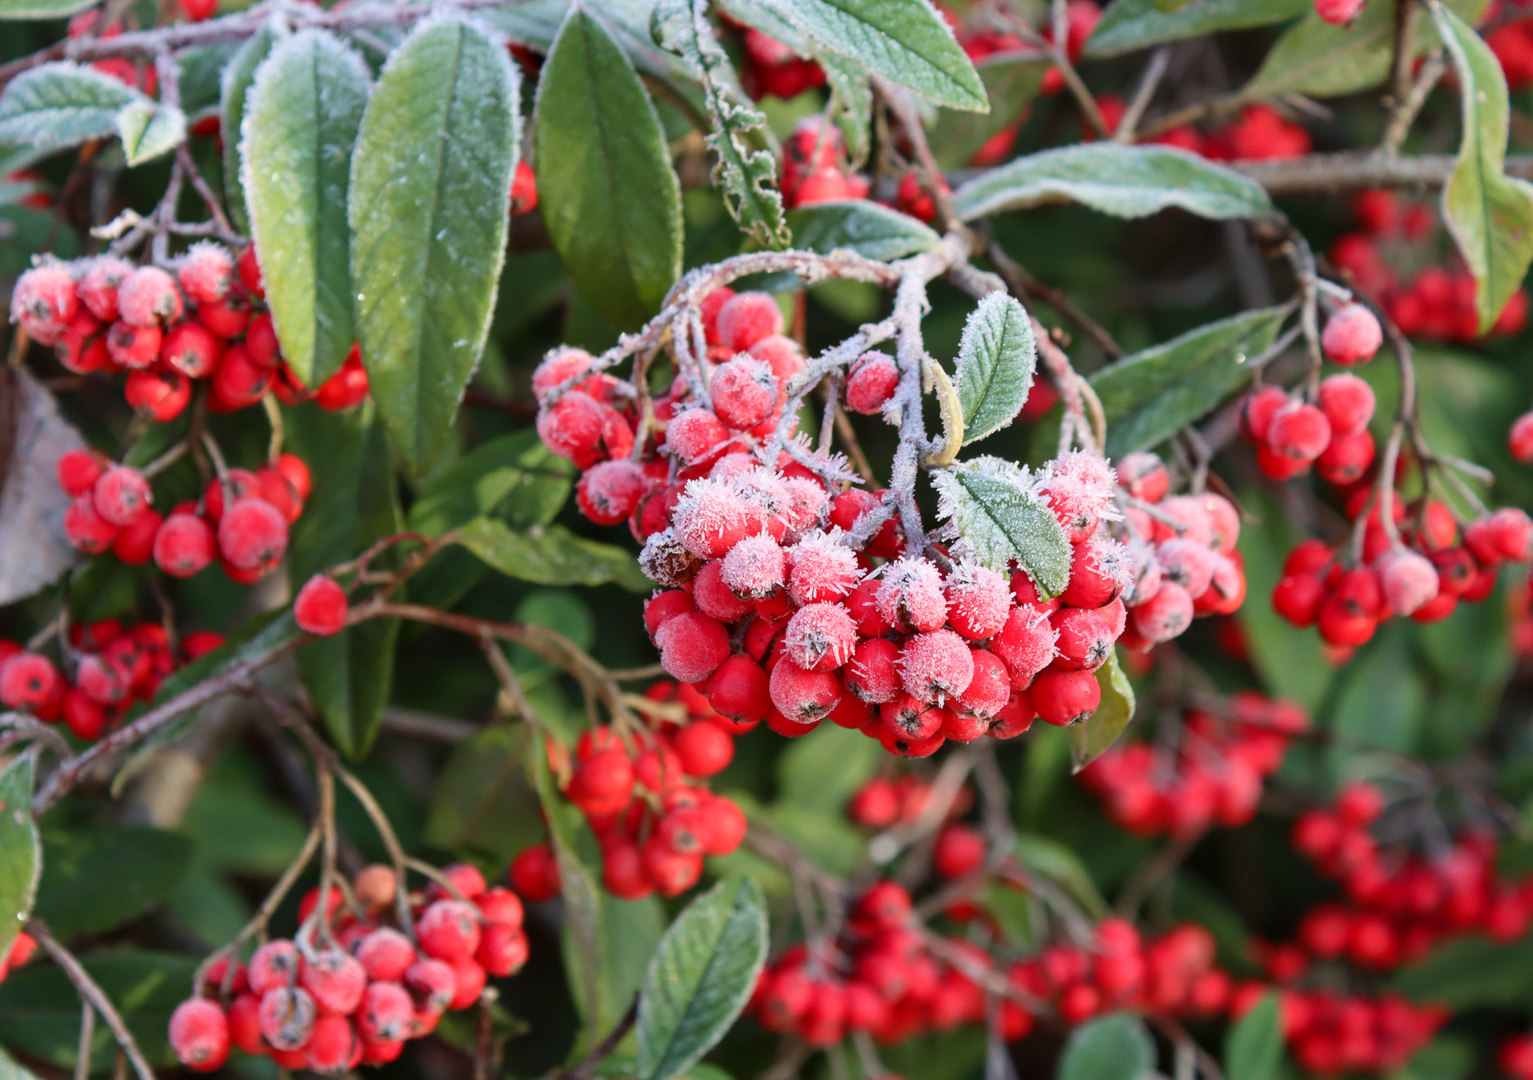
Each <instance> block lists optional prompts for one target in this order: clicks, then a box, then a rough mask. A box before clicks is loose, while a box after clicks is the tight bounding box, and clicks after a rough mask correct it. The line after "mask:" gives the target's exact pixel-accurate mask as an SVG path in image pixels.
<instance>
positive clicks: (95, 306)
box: [75, 255, 133, 323]
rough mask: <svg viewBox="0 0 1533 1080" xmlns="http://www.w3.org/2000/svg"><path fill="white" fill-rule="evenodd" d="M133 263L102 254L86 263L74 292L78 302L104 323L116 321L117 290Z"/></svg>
mask: <svg viewBox="0 0 1533 1080" xmlns="http://www.w3.org/2000/svg"><path fill="white" fill-rule="evenodd" d="M131 273H133V264H132V263H130V262H128V261H127V260H126V259H118V258H115V257H113V256H110V255H102V256H100V257H99V258H95V259H92V260H91V261H90V262H89V263H87V264H86V267H85V272H84V273H83V274H81V275H80V282H79V284H78V285H76V286H75V292H76V294H77V295H78V296H79V298H80V303H82V304H84V305H85V308H86V310H87V311H89V312H90V313H91V314H92V315H94V316H95V317H96V318H98V319H100V320H101V321H102V322H104V323H109V322H116V321H117V290H118V288H119V287H121V285H122V283H123V281H124V280H125V279H126V278H127V276H128V275H129V274H131Z"/></svg>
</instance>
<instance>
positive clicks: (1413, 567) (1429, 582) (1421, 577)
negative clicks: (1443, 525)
mask: <svg viewBox="0 0 1533 1080" xmlns="http://www.w3.org/2000/svg"><path fill="white" fill-rule="evenodd" d="M1373 568H1374V571H1375V572H1376V573H1377V574H1378V575H1379V585H1380V587H1381V588H1382V589H1383V590H1384V603H1386V604H1388V605H1389V610H1390V611H1392V612H1394V613H1395V614H1396V615H1409V614H1411V613H1412V612H1413V611H1415V610H1416V609H1418V608H1419V607H1421V606H1422V605H1423V604H1425V603H1426V602H1427V601H1428V600H1431V599H1432V598H1433V597H1434V596H1436V595H1437V588H1438V580H1437V568H1436V567H1434V566H1433V565H1432V561H1431V560H1430V559H1428V558H1427V557H1426V556H1424V555H1420V554H1418V553H1416V552H1414V551H1411V550H1410V549H1409V548H1403V547H1398V548H1391V549H1390V550H1389V551H1386V552H1385V553H1384V554H1382V555H1380V556H1379V558H1378V561H1376V562H1375V563H1374V564H1373Z"/></svg>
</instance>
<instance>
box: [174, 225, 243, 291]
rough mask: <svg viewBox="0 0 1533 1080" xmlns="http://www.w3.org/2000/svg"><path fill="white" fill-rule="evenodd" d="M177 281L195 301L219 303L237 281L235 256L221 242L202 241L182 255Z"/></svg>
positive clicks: (177, 271)
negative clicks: (235, 280)
mask: <svg viewBox="0 0 1533 1080" xmlns="http://www.w3.org/2000/svg"><path fill="white" fill-rule="evenodd" d="M176 280H177V281H179V282H180V283H181V288H182V290H183V291H184V292H185V293H186V295H187V297H188V299H190V300H191V302H192V303H194V304H197V305H198V306H199V307H200V306H201V305H203V304H216V303H218V302H219V301H221V300H222V299H223V298H224V297H225V296H227V295H228V293H229V287H230V286H231V285H232V284H233V283H234V258H233V256H231V255H230V254H229V249H228V248H226V247H224V246H223V245H222V244H217V243H214V242H213V241H211V240H200V241H198V242H197V243H195V244H193V245H192V246H191V247H190V248H188V249H187V252H186V254H185V255H183V256H182V257H181V261H180V263H179V264H178V265H177V266H176Z"/></svg>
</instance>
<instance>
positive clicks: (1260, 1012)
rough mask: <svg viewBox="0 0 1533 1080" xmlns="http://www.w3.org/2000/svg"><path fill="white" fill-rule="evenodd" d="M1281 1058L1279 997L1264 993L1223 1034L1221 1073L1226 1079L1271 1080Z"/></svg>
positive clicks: (1281, 1041)
mask: <svg viewBox="0 0 1533 1080" xmlns="http://www.w3.org/2000/svg"><path fill="white" fill-rule="evenodd" d="M1282 1061H1283V1025H1282V1020H1281V1017H1280V1015H1279V1008H1278V997H1277V995H1276V994H1266V995H1264V996H1263V997H1262V999H1261V1000H1260V1001H1259V1002H1257V1003H1256V1007H1255V1008H1253V1009H1252V1010H1251V1011H1250V1012H1248V1013H1246V1014H1245V1016H1243V1017H1241V1018H1240V1021H1239V1022H1238V1023H1236V1024H1234V1025H1233V1026H1232V1027H1231V1028H1230V1031H1229V1034H1228V1035H1227V1036H1225V1040H1224V1075H1225V1076H1227V1077H1229V1080H1273V1077H1275V1076H1276V1075H1277V1071H1278V1066H1279V1065H1281V1064H1282Z"/></svg>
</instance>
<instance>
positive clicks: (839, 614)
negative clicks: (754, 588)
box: [783, 603, 857, 671]
mask: <svg viewBox="0 0 1533 1080" xmlns="http://www.w3.org/2000/svg"><path fill="white" fill-rule="evenodd" d="M783 644H784V646H785V647H786V649H787V655H788V659H789V660H792V661H793V662H794V663H795V664H797V665H798V666H799V667H801V668H803V669H804V670H805V671H834V670H835V669H836V668H838V667H840V666H841V665H842V664H844V663H846V662H847V661H848V660H850V659H851V658H852V651H853V650H854V649H856V647H857V624H856V622H855V621H853V619H852V616H851V614H850V613H849V612H848V611H847V610H846V608H844V607H842V606H841V605H840V604H829V603H822V604H809V605H807V606H805V607H801V608H799V609H798V610H797V611H795V612H794V613H793V618H791V619H789V620H788V629H787V630H786V631H785V632H784V634H783Z"/></svg>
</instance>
